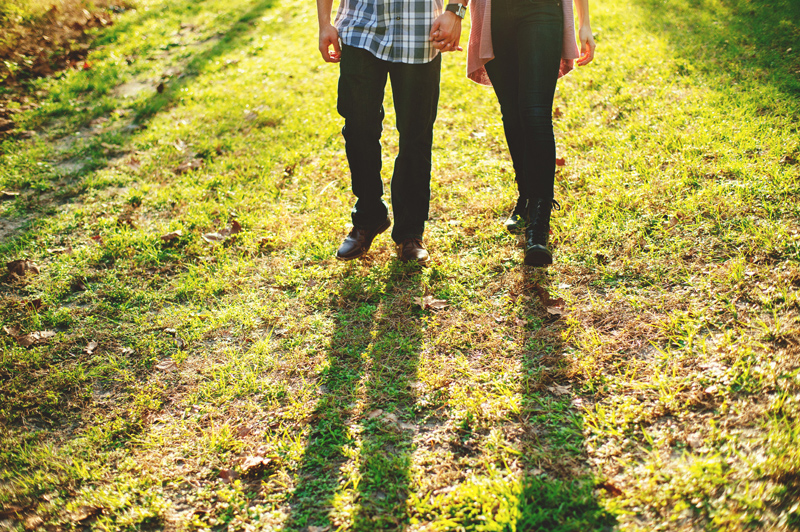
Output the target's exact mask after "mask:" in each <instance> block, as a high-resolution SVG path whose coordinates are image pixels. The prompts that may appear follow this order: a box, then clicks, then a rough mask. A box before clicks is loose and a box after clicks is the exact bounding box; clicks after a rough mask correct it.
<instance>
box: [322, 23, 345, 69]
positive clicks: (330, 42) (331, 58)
mask: <svg viewBox="0 0 800 532" xmlns="http://www.w3.org/2000/svg"><path fill="white" fill-rule="evenodd" d="M331 46H332V47H333V51H331ZM319 53H321V54H322V58H323V59H324V60H325V62H326V63H338V62H339V61H341V60H342V50H341V48H339V31H338V30H337V29H336V28H335V27H334V26H333V24H326V25H322V26H320V28H319Z"/></svg>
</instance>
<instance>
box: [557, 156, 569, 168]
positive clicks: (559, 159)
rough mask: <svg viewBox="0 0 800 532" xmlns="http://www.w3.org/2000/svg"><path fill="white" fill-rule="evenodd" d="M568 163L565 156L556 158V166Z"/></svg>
mask: <svg viewBox="0 0 800 532" xmlns="http://www.w3.org/2000/svg"><path fill="white" fill-rule="evenodd" d="M566 164H567V161H566V159H564V158H563V157H559V158H557V159H556V166H564V165H566Z"/></svg>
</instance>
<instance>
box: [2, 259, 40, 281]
mask: <svg viewBox="0 0 800 532" xmlns="http://www.w3.org/2000/svg"><path fill="white" fill-rule="evenodd" d="M6 266H7V267H8V271H9V272H10V273H11V276H12V277H14V278H22V277H25V275H26V274H27V273H28V272H30V273H32V274H33V275H38V274H39V267H38V266H37V265H36V264H34V263H33V262H32V261H29V260H27V259H19V260H12V261H11V262H9V263H7V264H6Z"/></svg>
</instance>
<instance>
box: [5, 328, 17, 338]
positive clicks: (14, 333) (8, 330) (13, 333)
mask: <svg viewBox="0 0 800 532" xmlns="http://www.w3.org/2000/svg"><path fill="white" fill-rule="evenodd" d="M3 331H4V332H5V333H6V334H7V335H9V336H11V337H13V338H16V337H17V336H19V333H20V332H21V331H20V328H19V325H6V326H4V327H3Z"/></svg>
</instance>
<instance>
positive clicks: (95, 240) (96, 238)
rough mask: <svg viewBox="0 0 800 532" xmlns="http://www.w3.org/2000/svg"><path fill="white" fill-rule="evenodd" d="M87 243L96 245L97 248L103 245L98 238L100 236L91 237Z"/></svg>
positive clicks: (100, 238)
mask: <svg viewBox="0 0 800 532" xmlns="http://www.w3.org/2000/svg"><path fill="white" fill-rule="evenodd" d="M89 241H90V242H91V243H92V244H96V245H98V246H102V245H103V237H102V236H100V235H94V236H93V237H90V238H89Z"/></svg>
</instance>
